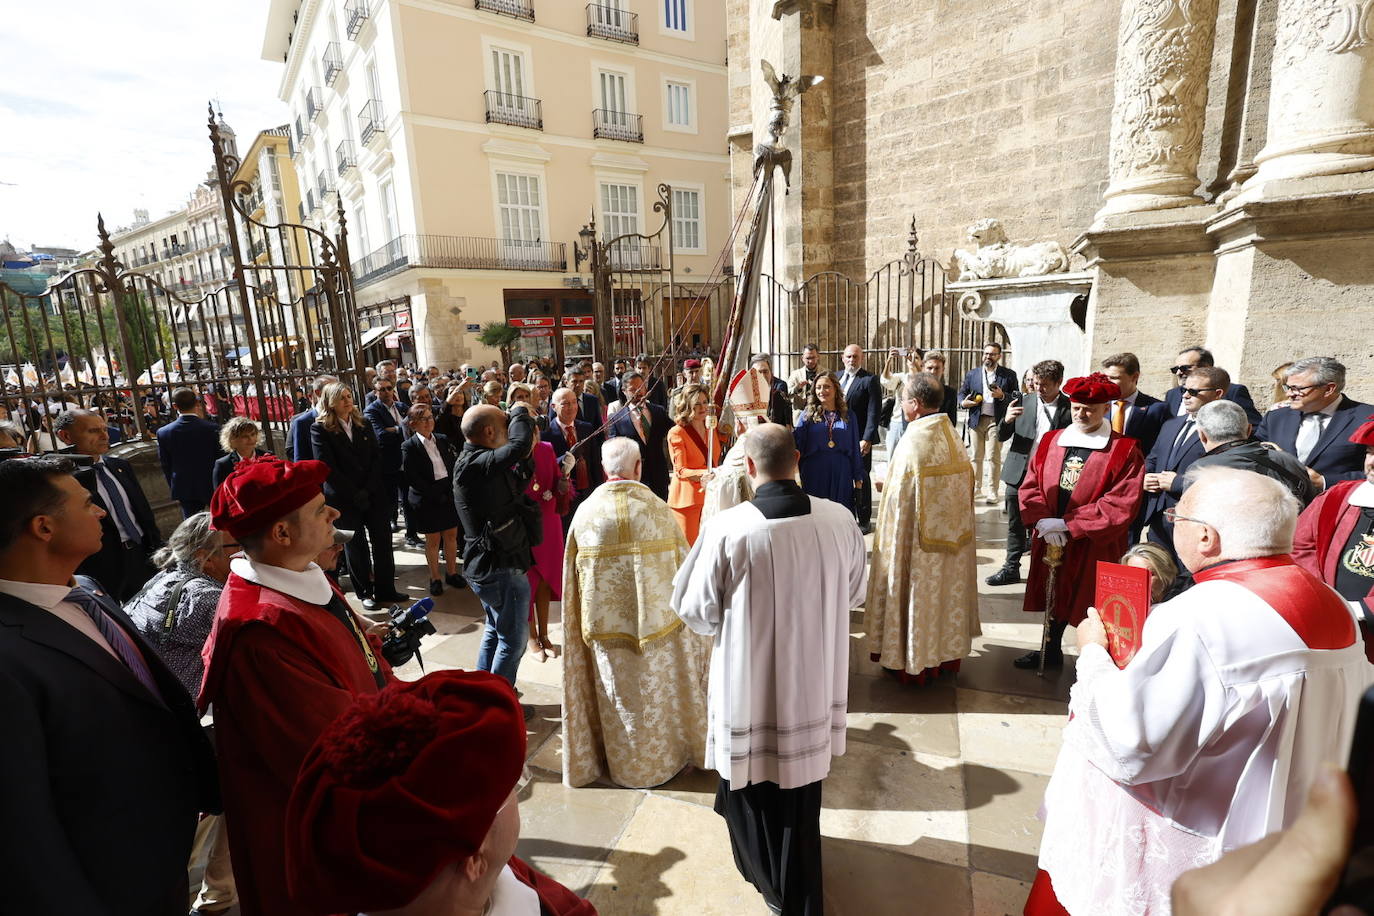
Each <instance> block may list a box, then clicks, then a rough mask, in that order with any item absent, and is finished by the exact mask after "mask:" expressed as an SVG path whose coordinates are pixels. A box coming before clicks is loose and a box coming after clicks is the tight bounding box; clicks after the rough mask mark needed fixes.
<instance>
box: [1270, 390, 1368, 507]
mask: <svg viewBox="0 0 1374 916" xmlns="http://www.w3.org/2000/svg"><path fill="white" fill-rule="evenodd" d="M1371 413H1374V405H1370V404H1362V403H1361V402H1359V401H1352V400H1351V399H1350V398H1348V397H1346V396H1345V395H1341V399H1340V400H1339V401H1338V402H1337V403H1336V412H1335V413H1334V414H1332V415H1331V419H1329V420H1327V421H1326V428H1325V429H1323V430H1322V434H1321V438H1319V439H1318V440H1317V444H1316V445H1315V446H1313V447H1312V451H1311V452H1310V453H1309V454H1308V456H1307V461H1306V462H1305V464H1306V465H1307V466H1308V467H1309V468H1311V469H1312V470H1314V471H1316V472H1317V473H1318V474H1320V475H1322V479H1323V480H1325V481H1326V485H1327V486H1328V487H1329V486H1331V485H1332V484H1333V483H1339V482H1340V481H1342V480H1361V479H1363V478H1364V446H1363V445H1355V444H1353V443H1352V442H1351V441H1350V434H1351V433H1353V432H1354V431H1355V430H1356V428H1358V427H1359V425H1360V424H1361V423H1363V422H1364V421H1365V420H1367V419H1368V418H1369V415H1370V414H1371ZM1301 425H1302V412H1301V411H1298V410H1294V409H1293V408H1291V407H1279V408H1277V409H1273V410H1270V411H1269V413H1267V414H1265V416H1264V422H1263V423H1261V424H1260V425H1259V426H1258V427H1257V428H1256V429H1255V437H1256V438H1258V439H1259V440H1260V441H1261V442H1272V443H1274V444H1275V445H1277V446H1278V447H1279V448H1281V449H1283V450H1284V451H1285V452H1287V453H1288V454H1290V455H1297V453H1298V450H1297V441H1298V428H1299V427H1300V426H1301Z"/></svg>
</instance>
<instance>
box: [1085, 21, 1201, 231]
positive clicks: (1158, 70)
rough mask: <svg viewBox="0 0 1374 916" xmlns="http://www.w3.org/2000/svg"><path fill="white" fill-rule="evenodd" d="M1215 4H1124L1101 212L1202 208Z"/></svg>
mask: <svg viewBox="0 0 1374 916" xmlns="http://www.w3.org/2000/svg"><path fill="white" fill-rule="evenodd" d="M1217 4H1218V0H1127V2H1126V3H1125V5H1124V6H1123V8H1122V11H1121V31H1120V34H1119V37H1118V46H1117V61H1116V102H1115V104H1114V105H1113V108H1112V146H1111V184H1110V186H1109V187H1108V188H1107V192H1106V194H1105V195H1104V196H1105V198H1106V205H1105V206H1104V207H1103V211H1102V212H1103V213H1119V212H1128V211H1138V210H1159V209H1164V208H1167V207H1178V206H1186V205H1188V204H1195V203H1200V199H1199V198H1197V197H1196V196H1195V195H1194V194H1193V191H1194V189H1195V188H1196V187H1197V184H1198V178H1197V164H1198V157H1199V156H1200V155H1201V153H1202V119H1203V109H1204V108H1205V107H1206V104H1207V73H1208V67H1209V66H1210V63H1211V58H1212V41H1213V39H1214V37H1215V35H1216V16H1217Z"/></svg>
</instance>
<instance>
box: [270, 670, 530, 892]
mask: <svg viewBox="0 0 1374 916" xmlns="http://www.w3.org/2000/svg"><path fill="white" fill-rule="evenodd" d="M524 721H525V720H524V716H523V715H522V714H521V711H520V703H519V701H517V700H516V698H515V692H514V691H513V690H511V687H510V684H508V683H507V682H506V680H505V679H504V678H502V677H498V676H497V675H494V674H490V673H488V672H485V671H436V672H433V673H432V674H428V675H426V676H425V677H423V678H421V679H420V680H418V681H414V682H406V681H395V682H393V683H391V684H389V685H387V687H386V689H385V690H383V691H382V692H381V693H378V694H375V695H372V696H364V697H360V698H359V699H358V700H357V701H356V702H355V703H354V704H353V705H352V706H351V707H349V708H348V709H347V710H345V711H344V712H343V713H342V714H341V715H340V716H339V717H338V718H337V719H335V720H334V721H333V722H332V723H331V724H330V725H329V727H327V728H326V729H325V730H324V732H323V733H322V734H321V735H320V737H319V739H318V740H316V742H315V745H314V746H313V747H312V748H311V749H310V751H309V753H307V754H306V757H305V761H304V762H303V763H302V764H301V769H300V772H299V774H298V775H297V777H296V787H295V789H294V790H293V791H292V793H291V800H290V802H289V803H288V804H287V809H286V874H287V876H288V881H289V884H290V891H291V898H292V899H293V900H294V901H295V902H296V903H297V904H298V905H300V906H303V907H308V908H310V909H311V910H313V911H315V912H317V913H356V912H359V911H363V912H375V911H377V910H392V909H397V908H399V907H402V906H405V905H406V904H408V903H410V902H411V901H412V900H414V899H415V898H416V897H417V896H419V894H420V892H421V891H423V890H424V889H425V888H426V887H428V886H429V885H430V883H431V882H432V881H433V880H434V878H435V876H436V875H438V874H439V872H440V871H441V870H442V869H443V868H444V867H445V866H447V865H450V864H452V863H454V862H461V861H463V860H464V859H467V858H468V857H470V856H472V855H474V854H475V853H476V852H477V851H478V849H480V848H481V846H482V841H483V840H484V839H485V838H486V836H487V833H488V832H489V831H490V830H491V825H492V823H493V822H494V821H495V820H496V815H497V813H498V812H499V811H500V809H501V806H502V805H503V804H504V803H505V801H506V798H507V797H508V796H509V795H510V791H511V789H512V788H514V787H515V785H516V783H517V781H518V780H519V779H520V771H521V768H522V767H523V766H524V763H525V724H524Z"/></svg>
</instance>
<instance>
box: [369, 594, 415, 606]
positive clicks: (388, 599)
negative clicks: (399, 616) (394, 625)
mask: <svg viewBox="0 0 1374 916" xmlns="http://www.w3.org/2000/svg"><path fill="white" fill-rule="evenodd" d="M377 600H378V601H380V602H381V603H382V604H398V603H400V602H403V601H409V600H410V596H409V595H402V594H401V593H400V592H398V591H391V592H389V593H387V594H385V595H378V596H377Z"/></svg>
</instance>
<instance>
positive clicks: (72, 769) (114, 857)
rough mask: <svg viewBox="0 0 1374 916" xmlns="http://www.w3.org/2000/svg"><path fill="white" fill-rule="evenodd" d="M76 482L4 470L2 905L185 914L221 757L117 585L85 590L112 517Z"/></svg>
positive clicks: (214, 803)
mask: <svg viewBox="0 0 1374 916" xmlns="http://www.w3.org/2000/svg"><path fill="white" fill-rule="evenodd" d="M73 470H74V466H73V464H72V462H70V461H68V460H66V459H63V458H61V457H59V456H45V457H42V458H33V459H25V460H11V461H6V462H3V463H0V492H4V493H5V494H6V496H5V500H6V502H5V512H4V513H3V514H2V515H0V671H3V672H4V676H3V677H0V733H2V734H3V735H4V740H5V753H4V754H0V811H4V812H5V817H4V818H3V819H0V861H3V862H4V863H5V869H4V871H5V889H4V897H3V899H4V904H3V906H0V909H4V911H5V912H7V913H33V914H39V913H54V914H55V913H101V914H107V916H185V913H186V909H187V901H188V899H189V897H188V893H187V881H186V863H187V862H188V861H189V859H190V855H191V843H192V838H193V836H194V834H195V829H196V815H197V813H198V812H202V811H203V812H211V813H216V812H218V811H219V809H220V805H219V798H218V778H217V775H216V772H215V762H214V756H213V753H212V752H211V749H210V744H209V742H208V741H207V740H206V738H205V732H204V731H203V730H202V729H201V727H200V720H199V717H198V716H197V715H196V712H195V708H194V705H193V703H192V701H191V698H190V697H189V696H188V695H187V693H186V688H185V687H184V686H182V684H181V682H180V681H179V680H177V678H176V676H175V675H174V674H172V672H171V671H170V670H169V669H168V668H167V666H166V665H165V664H164V663H163V662H162V661H161V660H160V659H159V658H158V655H157V653H156V652H155V651H153V648H152V646H150V645H149V644H148V643H146V642H144V640H143V638H142V636H140V635H139V632H138V629H137V627H135V626H134V624H133V623H132V622H131V621H130V620H129V618H128V617H127V616H125V614H124V612H123V611H122V610H120V607H119V604H118V603H117V602H115V601H114V600H113V599H112V597H111V596H110V594H109V592H108V589H107V588H105V587H104V586H103V583H100V582H97V581H95V580H93V579H89V578H86V577H78V578H75V579H74V578H73V576H74V574H75V573H76V571H77V569H78V567H79V565H80V564H81V563H82V561H83V560H85V559H86V558H87V557H88V556H89V555H90V554H93V553H95V552H97V551H98V550H100V547H101V540H102V538H101V521H102V516H103V515H104V512H103V510H102V509H101V508H100V507H99V506H98V505H97V504H96V503H95V502H94V500H93V499H92V497H91V494H90V492H89V491H88V490H86V489H85V488H83V487H82V485H81V484H80V483H78V482H77V480H76V479H75V478H74V477H73V476H72V471H73ZM74 585H75V587H73V586H74Z"/></svg>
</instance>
